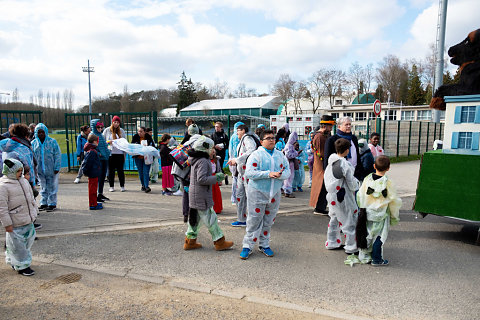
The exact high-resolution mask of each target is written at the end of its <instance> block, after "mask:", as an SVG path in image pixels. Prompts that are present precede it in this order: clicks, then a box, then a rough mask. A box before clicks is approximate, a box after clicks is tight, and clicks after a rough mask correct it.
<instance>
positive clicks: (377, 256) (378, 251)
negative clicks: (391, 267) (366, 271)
mask: <svg viewBox="0 0 480 320" xmlns="http://www.w3.org/2000/svg"><path fill="white" fill-rule="evenodd" d="M382 245H383V243H382V240H380V237H377V239H375V242H374V243H373V247H372V262H373V263H382V262H383V258H382Z"/></svg>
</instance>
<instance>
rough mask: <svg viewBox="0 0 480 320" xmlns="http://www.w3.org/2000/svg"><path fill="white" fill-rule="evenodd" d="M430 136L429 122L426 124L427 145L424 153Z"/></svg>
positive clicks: (426, 149) (426, 147)
mask: <svg viewBox="0 0 480 320" xmlns="http://www.w3.org/2000/svg"><path fill="white" fill-rule="evenodd" d="M429 136H430V122H427V145H426V146H425V152H427V151H428V138H429Z"/></svg>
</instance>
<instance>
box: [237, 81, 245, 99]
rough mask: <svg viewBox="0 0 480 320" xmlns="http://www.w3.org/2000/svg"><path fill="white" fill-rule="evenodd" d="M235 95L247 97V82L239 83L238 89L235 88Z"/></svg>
mask: <svg viewBox="0 0 480 320" xmlns="http://www.w3.org/2000/svg"><path fill="white" fill-rule="evenodd" d="M235 96H236V97H237V98H245V97H247V86H246V85H245V83H239V84H238V87H237V90H235Z"/></svg>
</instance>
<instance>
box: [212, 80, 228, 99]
mask: <svg viewBox="0 0 480 320" xmlns="http://www.w3.org/2000/svg"><path fill="white" fill-rule="evenodd" d="M229 91H230V88H229V87H228V83H227V82H226V81H224V82H220V80H219V79H216V80H215V83H214V84H213V85H212V86H210V88H209V93H210V95H211V96H213V97H215V99H224V98H225V97H226V96H227V95H228V93H229Z"/></svg>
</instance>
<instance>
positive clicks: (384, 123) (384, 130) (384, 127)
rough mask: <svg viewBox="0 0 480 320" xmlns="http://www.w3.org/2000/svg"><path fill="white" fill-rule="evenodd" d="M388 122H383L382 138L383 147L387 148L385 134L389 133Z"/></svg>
mask: <svg viewBox="0 0 480 320" xmlns="http://www.w3.org/2000/svg"><path fill="white" fill-rule="evenodd" d="M386 127H387V120H383V137H382V145H383V146H384V147H385V132H386V131H387V129H386Z"/></svg>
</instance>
